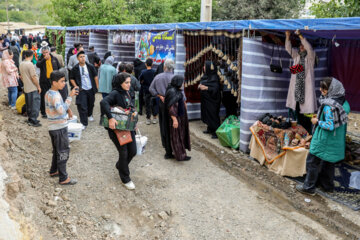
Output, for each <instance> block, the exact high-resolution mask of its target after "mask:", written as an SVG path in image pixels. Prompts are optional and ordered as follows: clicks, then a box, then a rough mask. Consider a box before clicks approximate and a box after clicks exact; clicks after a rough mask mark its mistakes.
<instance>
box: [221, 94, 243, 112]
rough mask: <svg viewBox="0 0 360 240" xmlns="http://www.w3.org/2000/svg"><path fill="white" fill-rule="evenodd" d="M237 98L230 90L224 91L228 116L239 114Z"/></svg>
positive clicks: (224, 101)
mask: <svg viewBox="0 0 360 240" xmlns="http://www.w3.org/2000/svg"><path fill="white" fill-rule="evenodd" d="M236 100H237V98H236V97H234V95H232V94H231V92H230V91H224V92H223V96H222V103H223V105H224V107H225V109H226V117H228V116H230V115H235V116H238V113H237V112H238V109H239V107H238V104H237V103H236Z"/></svg>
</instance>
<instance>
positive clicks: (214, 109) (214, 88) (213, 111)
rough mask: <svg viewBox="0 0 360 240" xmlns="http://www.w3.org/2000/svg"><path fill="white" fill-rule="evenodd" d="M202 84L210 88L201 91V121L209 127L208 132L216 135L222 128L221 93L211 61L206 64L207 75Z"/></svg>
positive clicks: (202, 79) (205, 74) (217, 77)
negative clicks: (219, 128)
mask: <svg viewBox="0 0 360 240" xmlns="http://www.w3.org/2000/svg"><path fill="white" fill-rule="evenodd" d="M200 83H201V84H202V85H205V86H207V87H208V90H202V91H201V120H202V121H203V122H204V123H205V124H206V125H208V131H209V132H211V133H215V131H216V130H217V129H218V127H219V126H220V116H219V113H220V104H221V92H220V81H219V76H218V75H217V72H216V70H215V68H214V66H213V63H212V62H211V61H206V62H205V73H204V76H203V77H202V78H201V81H200Z"/></svg>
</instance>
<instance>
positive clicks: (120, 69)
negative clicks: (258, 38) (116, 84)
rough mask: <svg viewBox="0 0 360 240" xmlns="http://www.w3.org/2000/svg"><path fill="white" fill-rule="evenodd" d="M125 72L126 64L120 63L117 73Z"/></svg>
mask: <svg viewBox="0 0 360 240" xmlns="http://www.w3.org/2000/svg"><path fill="white" fill-rule="evenodd" d="M125 70H126V64H125V63H122V64H120V65H119V73H121V72H124V71H125Z"/></svg>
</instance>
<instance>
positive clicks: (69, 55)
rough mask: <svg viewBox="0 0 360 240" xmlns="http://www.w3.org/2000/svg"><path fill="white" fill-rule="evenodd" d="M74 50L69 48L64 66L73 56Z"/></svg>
mask: <svg viewBox="0 0 360 240" xmlns="http://www.w3.org/2000/svg"><path fill="white" fill-rule="evenodd" d="M74 52H75V48H70V49H69V51H68V52H67V55H66V64H68V63H69V60H70V57H71V56H72V55H74Z"/></svg>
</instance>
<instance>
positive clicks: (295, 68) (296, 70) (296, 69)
mask: <svg viewBox="0 0 360 240" xmlns="http://www.w3.org/2000/svg"><path fill="white" fill-rule="evenodd" d="M289 69H290V72H291V73H292V74H297V73H300V72H302V71H304V67H303V66H302V65H301V64H296V65H294V66H291V67H290V68H289Z"/></svg>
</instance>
